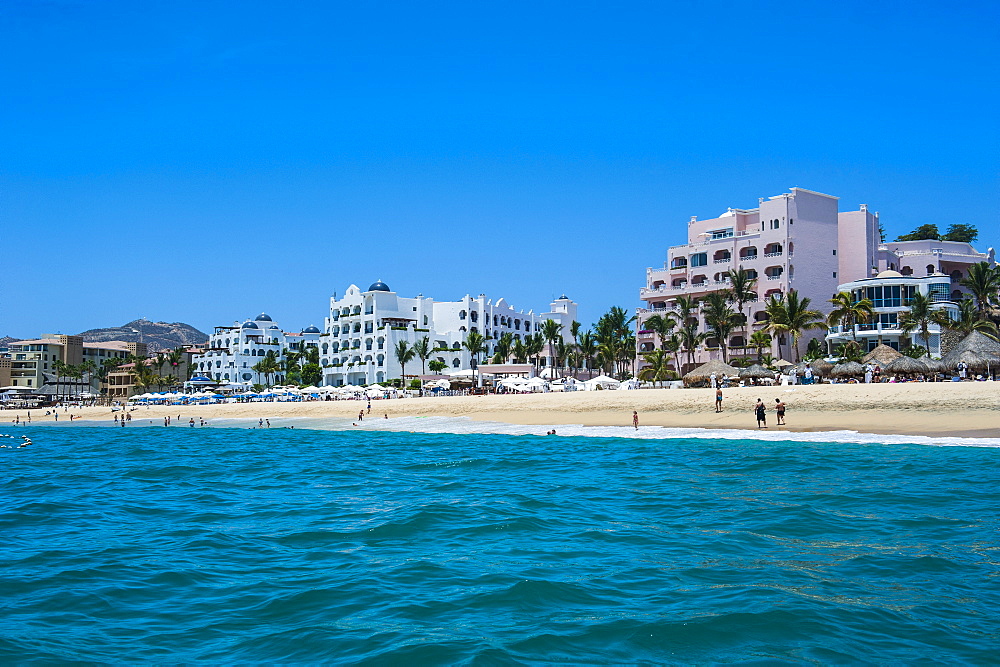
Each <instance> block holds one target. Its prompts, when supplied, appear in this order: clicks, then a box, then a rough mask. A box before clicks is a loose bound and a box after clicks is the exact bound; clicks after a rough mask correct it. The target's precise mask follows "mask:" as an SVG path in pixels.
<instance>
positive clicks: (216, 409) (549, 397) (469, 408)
mask: <svg viewBox="0 0 1000 667" xmlns="http://www.w3.org/2000/svg"><path fill="white" fill-rule="evenodd" d="M758 397H759V398H761V399H763V400H764V403H765V404H766V405H767V406H768V420H767V423H768V427H769V430H771V431H774V430H779V429H780V430H788V431H827V430H830V431H839V430H854V431H860V432H862V433H878V434H900V435H929V436H934V435H937V436H943V435H949V436H965V437H991V438H992V437H1000V385H998V384H996V383H993V382H964V383H952V382H943V383H911V384H879V385H865V384H855V385H849V384H843V385H815V386H797V387H794V388H793V387H743V388H731V389H727V390H725V392H724V403H723V407H724V411H723V412H722V413H716V412H715V407H714V402H713V401H714V392H713V391H712V390H710V389H669V390H668V389H640V390H637V391H597V392H571V393H548V394H527V395H503V396H455V397H442V398H430V397H428V398H408V399H395V400H375V401H372V411H371V415H370V417H369V419H370V418H372V417H377V418H383V416H384V415H385V414H388V416H389V418H390V419H392V418H394V417H409V416H425V417H426V416H443V417H468V418H470V419H474V420H479V421H498V422H506V423H511V424H525V425H553V426H558V425H562V424H582V425H584V426H631V424H632V411H633V410H636V411H638V412H639V419H640V424H641V425H643V426H668V427H703V428H738V429H748V428H755V427H756V421H755V418H754V415H753V412H752V408H753V406H754V404H755V403H756V400H757V398H758ZM775 398H780V399H782V400H783V401H784V402H785V403H786V405H787V406H788V407H787V410H788V412H787V416H786V421H787V425H786V426H783V427H779V426H777V425H776V420H775V413H774V402H775V400H774V399H775ZM364 407H365V403H364V402H362V401H313V402H300V403H291V402H289V403H235V404H218V405H204V406H183V407H182V406H152V407H149V408H147V407H139V408H137V410H136V412H134V413H133V415H134V417H139V418H142V419H152V420H161V421H162V419H163V417H164V416H166V415H172V416H173V417H174V418H175V419H176V417H177V416H178V415H180V416H181V420H182V421H184V422H186V421H187V420H188V419H189V418H190V417H194V418H195V419H198V418H199V417H201V418H204V419H208V420H211V419H219V418H228V419H233V418H236V419H239V418H243V419H258V418H269V419H280V418H289V417H303V418H310V419H338V420H341V419H353V418H356V417H357V414H358V411H359V410H360V409H362V408H364ZM31 412H32V414H31V417H32V421H33V422H49V421H53V417H52V416H45V411H44V410H32V411H31ZM69 412H70V413H72V414H74V415H77V418H79V419H82V420H110V419H112V412H111V410H110V408H107V407H92V408H76V409H71V410H70V411H69ZM68 414H69V413H63V412H61V413H60V418H59V422H60V423H61V424H62V423H65V424H69V423H70V421H69V419H68ZM18 416H19V417H20V418H21V419H25V418H26V417H27V412H26V411H23V410H22V411H13V410H11V411H4V412H2V413H0V420H2V421H3V422H7V423H9V422H11V421H13V420H14V419H15V418H16V417H18ZM174 423H175V424H176V423H177V422H174Z"/></svg>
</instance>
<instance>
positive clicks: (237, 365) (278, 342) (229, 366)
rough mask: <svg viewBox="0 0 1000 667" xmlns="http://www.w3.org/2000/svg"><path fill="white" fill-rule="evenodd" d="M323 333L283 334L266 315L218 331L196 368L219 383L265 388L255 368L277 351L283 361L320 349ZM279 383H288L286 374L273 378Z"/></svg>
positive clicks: (314, 329) (310, 329)
mask: <svg viewBox="0 0 1000 667" xmlns="http://www.w3.org/2000/svg"><path fill="white" fill-rule="evenodd" d="M319 338H320V331H319V329H318V328H317V327H314V326H312V327H307V328H306V329H303V330H302V331H301V332H300V333H292V332H287V331H282V330H281V328H280V327H279V326H278V325H277V324H276V323H275V322H274V321H273V320H272V319H271V317H270V316H269V315H267V314H266V313H261V314H260V315H258V316H257V317H255V318H254V319H253V320H246V321H245V322H243V324H239V323H236V324H234V325H233V326H221V327H215V331H214V332H213V333H212V335H211V336H209V338H208V343H207V344H206V345H205V351H204V353H202V354H199V355H197V356H195V357H194V358H193V360H192V364H194V367H195V369H196V372H197V373H198V374H199V375H203V376H205V377H207V378H210V379H213V380H216V381H217V382H222V381H230V382H242V383H252V384H263V383H264V381H265V380H266V379H267V378H264V377H261V375H260V373H257V372H256V371H254V370H253V367H254V366H255V365H256V364H257V363H259V362H260V360H261V359H263V358H264V356H265V355H267V353H268V352H269V351H273V352H275V353H276V354H277V355H278V358H279V359H281V358H282V357H283V356H284V354H285V352H286V351H288V350H292V351H299V350H301V349H303V348H305V347H308V346H313V347H315V346H318V345H319ZM270 379H271V380H272V381H274V382H276V383H280V382H282V381H283V380H284V377H283V375H282V374H280V373H279V374H278V375H277V376H276V377H273V378H270Z"/></svg>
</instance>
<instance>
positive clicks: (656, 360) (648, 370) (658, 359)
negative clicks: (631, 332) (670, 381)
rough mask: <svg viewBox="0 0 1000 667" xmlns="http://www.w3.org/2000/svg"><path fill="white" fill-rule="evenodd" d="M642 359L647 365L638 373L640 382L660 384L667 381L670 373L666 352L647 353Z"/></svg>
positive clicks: (668, 356)
mask: <svg viewBox="0 0 1000 667" xmlns="http://www.w3.org/2000/svg"><path fill="white" fill-rule="evenodd" d="M642 359H643V361H645V362H646V363H647V364H649V365H648V366H645V367H644V368H643V369H642V370H640V371H639V379H640V380H644V381H652V382H661V381H663V380H666V379H667V377H668V374H669V372H670V368H669V367H668V365H667V364H668V363H669V361H670V355H669V354H667V352H666V351H664V350H654V351H652V352H647V353H645V354H643V355H642Z"/></svg>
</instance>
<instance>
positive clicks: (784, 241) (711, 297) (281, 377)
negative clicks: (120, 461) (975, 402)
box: [0, 188, 1000, 405]
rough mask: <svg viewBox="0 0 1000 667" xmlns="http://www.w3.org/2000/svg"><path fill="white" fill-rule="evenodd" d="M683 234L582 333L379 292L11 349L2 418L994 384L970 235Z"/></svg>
mask: <svg viewBox="0 0 1000 667" xmlns="http://www.w3.org/2000/svg"><path fill="white" fill-rule="evenodd" d="M684 226H686V228H687V234H686V236H687V238H686V242H685V243H683V244H680V245H671V246H669V247H668V248H667V251H666V261H665V262H664V265H663V267H662V268H647V269H646V272H645V274H646V275H645V286H644V287H642V288H641V289H640V291H639V295H638V296H639V300H640V301H642V302H644V305H643V306H642V307H638V308H621V307H616V308H612V309H611V310H610V311H609V312H608V313H606V314H605V315H604V316H602V317H601V318H600V320H599V321H598V322H596V323H595V324H594V326H593V327H590V328H587V327H584V326H583V325H581V323H580V322H579V321H578V319H577V318H578V303H577V302H576V301H574V300H572V299H570V298H568V297H567V296H565V295H563V296H561V297H560V298H558V299H555V300H554V301H552V302H551V303H550V304H549V306H548V308H547V309H540V310H539V311H538V312H536V311H535V310H531V309H529V310H524V309H518V308H515V307H514V306H513V305H512V304H511V303H509V302H508V301H507V300H506V299H505V298H503V297H489V296H487V295H486V294H482V293H481V294H479V295H478V296H472V295H471V294H466V295H465V296H463V297H462V298H460V299H457V300H455V301H439V300H436V299H434V298H433V297H430V296H425V295H423V294H417V295H416V296H414V297H407V296H402V295H400V294H398V293H396V292H395V291H393V290H392V289H391V288H390V287H389V285H388V284H386V283H385V282H383V281H382V280H376V281H375V282H374V283H371V284H369V285H368V287H367V288H366V289H362V288H361V287H359V286H358V285H356V284H351V285H349V286H348V287H347V289H346V290H345V291H344V292H343V293H341V294H339V295H338V294H337V293H334V294H333V295H332V296H331V297H330V300H329V304H328V305H327V306H326V307H325V308H324V309H323V310H324V311H325V312H323V314H322V315H319V314H318V316H317V317H316V321H320V320H321V321H322V327H320V326H317V325H316V324H309V325H308V326H305V327H303V328H300V329H298V330H287V329H284V328H282V327H281V326H279V325H278V323H277V322H276V321H275V320H274V319H272V317H271V316H270V315H268V314H267V313H260V314H259V315H257V316H254V317H251V318H246V319H243V320H236V321H234V322H233V323H232V324H230V325H220V326H216V327H214V330H213V332H212V334H211V335H210V336H209V338H208V340H207V341H206V342H205V343H204V345H200V346H185V347H183V348H178V349H176V350H173V351H172V352H170V353H169V354H164V353H162V352H161V353H160V354H157V355H147V354H146V349H145V346H144V345H143V344H142V343H141V341H139V342H129V341H111V342H104V343H91V342H84V341H83V340H82V338H80V337H79V336H64V335H56V334H46V335H43V336H42V337H41V338H39V339H35V340H25V341H18V342H15V343H12V344H10V346H9V349H8V350H6V351H0V387H2V388H3V390H2V391H0V399H3V400H5V402H6V403H7V404H8V405H27V404H46V403H52V402H56V401H59V400H65V399H75V400H80V401H87V400H89V401H98V400H106V401H122V400H128V399H132V398H134V397H136V396H144V397H145V398H146V399H147V400H149V399H150V398H153V397H155V396H161V397H162V396H169V397H170V398H172V399H177V400H185V399H184V397H185V396H186V395H189V394H194V393H197V394H199V398H202V399H205V398H209V399H211V400H233V399H234V398H238V399H245V398H253V397H262V396H264V397H269V398H274V397H285V398H292V399H295V400H299V399H303V398H310V397H313V398H315V397H320V398H330V397H331V396H332V395H333V394H334V392H331V391H330V389H332V388H353V387H371V386H374V387H375V388H376V389H375V390H374V392H375V395H379V394H380V392H382V391H383V390H386V393H385V395H388V391H389V390H391V391H392V395H394V396H407V395H410V393H409V392H412V393H413V395H419V394H424V393H427V390H428V389H431V390H433V391H434V392H435V393H441V390H445V392H444V393H448V394H451V393H455V392H458V393H461V392H469V391H472V392H482V391H486V392H503V393H508V392H513V393H523V392H546V391H571V390H585V389H596V388H600V389H612V388H637V387H671V386H683V385H698V384H704V383H705V382H706V381H707V382H709V383H710V384H712V385H715V384H716V383H718V384H720V385H721V384H723V383H725V385H726V386H730V385H732V384H739V383H749V384H755V383H758V382H764V383H773V382H779V383H791V384H794V383H797V382H799V381H801V380H805V381H807V382H821V381H824V380H826V381H834V382H837V381H841V382H857V381H861V382H872V381H885V380H889V379H892V380H894V381H895V380H913V379H945V378H948V379H950V378H959V379H972V378H974V377H977V376H978V377H984V376H985V377H992V375H994V373H995V370H996V368H997V367H998V366H1000V343H997V327H996V322H997V321H998V320H1000V267H998V265H997V262H996V258H995V252H994V250H993V249H992V248H990V249H988V250H987V251H986V252H980V251H979V250H977V249H976V248H975V247H974V246H973V241H974V240H975V238H976V232H975V229H974V228H973V227H971V226H969V225H953V226H952V228H950V229H949V231H948V232H946V233H944V234H942V233H941V232H939V231H938V230H937V229H936V227H933V226H932V225H925V226H923V227H921V228H920V229H918V230H916V231H915V232H913V233H912V234H909V235H904V236H903V237H900V238H899V239H897V240H896V241H888V240H887V239H885V238H883V231H882V226H881V224H880V220H879V213H878V212H874V211H871V210H869V207H868V206H867V205H865V204H861V205H860V206H859V207H858V208H857V209H854V210H846V211H841V210H840V202H839V199H838V198H837V197H835V196H832V195H828V194H823V193H820V192H815V191H812V190H806V189H803V188H791V189H790V190H789V191H788V192H786V193H783V194H779V195H775V196H769V197H761V198H759V199H758V203H757V206H756V207H755V208H731V207H730V208H728V209H727V210H726V212H725V213H723V214H722V215H720V216H718V217H715V218H708V219H701V220H700V219H698V217H697V216H692V217H691V218H690V220H688V221H686V224H684ZM901 359H902V360H901ZM883 366H885V367H886V368H885V369H883ZM164 367H166V372H164ZM884 370H885V371H887V372H883V371H884ZM303 388H305V389H306V391H305V392H303V391H302V390H303ZM154 390H159V391H154ZM165 390H170V391H165ZM355 394H356V392H339V393H337V394H336V396H337V397H340V396H354V395H355Z"/></svg>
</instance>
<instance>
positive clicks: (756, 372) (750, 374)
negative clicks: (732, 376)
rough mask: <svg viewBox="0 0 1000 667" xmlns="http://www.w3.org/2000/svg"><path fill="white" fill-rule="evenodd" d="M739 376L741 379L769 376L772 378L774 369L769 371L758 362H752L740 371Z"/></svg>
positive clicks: (757, 378)
mask: <svg viewBox="0 0 1000 667" xmlns="http://www.w3.org/2000/svg"><path fill="white" fill-rule="evenodd" d="M740 377H741V378H743V379H746V378H753V379H756V380H759V379H760V378H771V379H772V380H773V379H774V371H769V370H768V369H766V368H764V367H763V366H761V365H760V364H754V365H753V366H749V367H747V368H744V369H742V370H741V371H740Z"/></svg>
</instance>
